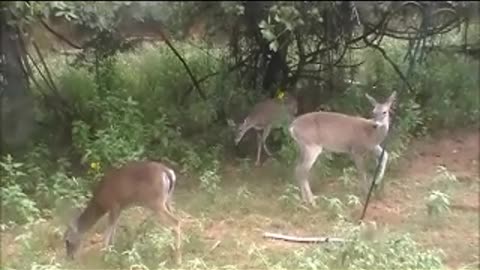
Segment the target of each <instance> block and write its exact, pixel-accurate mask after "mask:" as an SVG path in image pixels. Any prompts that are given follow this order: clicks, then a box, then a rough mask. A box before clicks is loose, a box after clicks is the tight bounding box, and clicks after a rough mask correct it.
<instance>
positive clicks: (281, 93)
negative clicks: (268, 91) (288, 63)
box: [277, 89, 285, 99]
mask: <svg viewBox="0 0 480 270" xmlns="http://www.w3.org/2000/svg"><path fill="white" fill-rule="evenodd" d="M284 95H285V92H283V91H282V90H281V89H279V90H278V94H277V98H278V99H283V96H284Z"/></svg>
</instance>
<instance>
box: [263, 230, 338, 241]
mask: <svg viewBox="0 0 480 270" xmlns="http://www.w3.org/2000/svg"><path fill="white" fill-rule="evenodd" d="M263 237H265V238H271V239H276V240H284V241H288V242H296V243H344V242H347V240H345V239H343V238H336V237H298V236H288V235H283V234H278V233H269V232H265V233H264V234H263Z"/></svg>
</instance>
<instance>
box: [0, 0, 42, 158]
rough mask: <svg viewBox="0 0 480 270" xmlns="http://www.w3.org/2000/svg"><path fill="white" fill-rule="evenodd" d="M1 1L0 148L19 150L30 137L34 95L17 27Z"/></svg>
mask: <svg viewBox="0 0 480 270" xmlns="http://www.w3.org/2000/svg"><path fill="white" fill-rule="evenodd" d="M0 5H2V7H1V8H0V44H1V47H0V52H1V70H2V74H3V75H2V76H1V77H0V83H1V86H2V87H1V90H0V91H1V92H0V99H1V100H0V112H1V152H2V154H4V153H5V152H6V151H12V150H20V148H22V147H23V146H25V145H26V144H27V143H28V142H29V141H30V138H31V135H32V131H33V125H34V121H33V120H34V117H33V99H32V97H31V93H30V91H29V84H28V78H27V77H26V76H27V75H26V74H25V72H24V66H23V63H22V60H21V59H23V56H24V55H23V52H22V50H21V49H20V46H19V42H18V38H19V36H18V35H19V33H18V32H17V29H16V28H15V27H13V26H11V25H8V24H7V23H8V22H11V18H10V16H9V14H8V9H7V8H5V5H8V4H7V3H5V2H3V3H1V4H0Z"/></svg>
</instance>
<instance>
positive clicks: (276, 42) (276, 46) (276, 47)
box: [268, 40, 278, 52]
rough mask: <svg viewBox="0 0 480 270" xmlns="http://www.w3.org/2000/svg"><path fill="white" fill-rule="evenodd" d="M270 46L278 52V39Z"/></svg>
mask: <svg viewBox="0 0 480 270" xmlns="http://www.w3.org/2000/svg"><path fill="white" fill-rule="evenodd" d="M268 47H270V49H271V50H272V51H274V52H276V51H277V50H278V41H276V40H275V41H273V42H271V43H270V45H269V46H268Z"/></svg>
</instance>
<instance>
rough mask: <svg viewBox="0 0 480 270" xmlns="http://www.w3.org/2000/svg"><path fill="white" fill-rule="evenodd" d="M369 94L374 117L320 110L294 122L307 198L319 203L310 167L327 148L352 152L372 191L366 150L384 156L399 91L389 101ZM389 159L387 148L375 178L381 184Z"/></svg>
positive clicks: (299, 170) (297, 171)
mask: <svg viewBox="0 0 480 270" xmlns="http://www.w3.org/2000/svg"><path fill="white" fill-rule="evenodd" d="M366 97H367V99H368V100H369V101H370V103H371V104H372V105H373V106H374V108H373V111H372V114H373V119H365V118H362V117H356V116H350V115H345V114H341V113H335V112H323V111H317V112H311V113H307V114H304V115H301V116H299V117H297V118H296V119H295V120H294V121H293V122H292V123H291V125H290V128H289V130H290V134H291V136H292V138H293V139H294V141H295V142H296V143H297V145H298V147H299V148H300V156H299V159H298V161H297V166H296V168H295V176H296V179H297V181H298V184H299V186H300V190H301V194H302V199H303V200H304V201H306V202H308V203H310V204H312V205H315V202H314V198H313V194H312V191H311V189H310V185H309V180H308V177H309V172H310V169H311V168H312V166H313V164H314V163H315V161H316V159H317V157H318V156H319V155H320V153H322V150H323V149H325V150H327V151H331V152H334V153H348V154H350V156H351V157H352V159H353V161H354V163H355V166H356V167H357V171H358V173H359V175H360V178H361V181H363V183H364V187H363V192H367V191H368V183H367V176H366V171H365V162H364V154H365V153H367V152H373V153H375V155H376V156H377V158H379V157H380V156H381V153H382V150H383V149H382V147H381V146H380V144H381V143H382V141H383V140H384V139H385V137H386V135H387V133H388V130H389V122H390V108H391V105H392V103H393V102H394V100H395V97H396V92H395V91H394V92H393V93H392V94H391V95H390V97H389V98H388V99H387V101H386V102H385V103H378V102H377V101H376V100H375V99H374V98H372V97H371V96H369V95H368V94H366ZM387 160H388V153H387V152H386V151H385V152H384V155H383V159H382V160H381V161H380V170H379V173H378V177H377V179H376V180H375V184H377V185H378V184H380V182H381V181H382V179H383V175H384V172H385V167H386V165H387ZM377 163H378V160H377Z"/></svg>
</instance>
